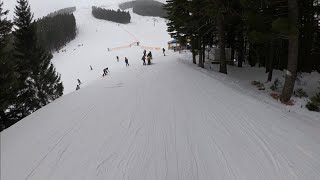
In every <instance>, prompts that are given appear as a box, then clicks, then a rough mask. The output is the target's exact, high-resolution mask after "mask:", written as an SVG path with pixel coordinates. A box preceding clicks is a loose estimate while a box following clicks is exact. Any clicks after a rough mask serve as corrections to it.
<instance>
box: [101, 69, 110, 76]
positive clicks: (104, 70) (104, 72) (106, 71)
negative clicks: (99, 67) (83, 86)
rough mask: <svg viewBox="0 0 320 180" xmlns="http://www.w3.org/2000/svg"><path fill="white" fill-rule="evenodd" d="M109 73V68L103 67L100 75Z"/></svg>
mask: <svg viewBox="0 0 320 180" xmlns="http://www.w3.org/2000/svg"><path fill="white" fill-rule="evenodd" d="M108 73H109V68H105V69H103V74H102V77H104V76H106V75H107V74H108Z"/></svg>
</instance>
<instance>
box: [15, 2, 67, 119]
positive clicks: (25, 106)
mask: <svg viewBox="0 0 320 180" xmlns="http://www.w3.org/2000/svg"><path fill="white" fill-rule="evenodd" d="M32 18H33V15H32V13H31V11H30V6H29V4H28V1H27V0H18V5H17V6H16V8H15V18H14V24H15V32H14V50H15V58H16V59H17V66H18V69H19V72H20V76H19V82H20V86H19V92H18V93H17V101H16V102H15V104H14V107H15V109H14V111H15V115H16V116H17V117H16V119H21V118H24V117H25V116H27V115H29V114H30V113H32V112H34V111H36V110H37V109H39V108H41V107H42V106H44V105H46V104H48V103H50V102H51V101H53V100H55V99H56V98H58V97H59V96H61V95H62V91H63V86H62V83H61V82H60V76H59V75H58V74H57V73H56V72H55V69H54V67H53V65H52V64H51V62H50V60H51V58H52V55H51V54H50V53H49V52H47V51H45V50H44V49H43V48H41V47H40V46H39V45H38V43H37V38H36V26H35V23H34V22H33V20H32Z"/></svg>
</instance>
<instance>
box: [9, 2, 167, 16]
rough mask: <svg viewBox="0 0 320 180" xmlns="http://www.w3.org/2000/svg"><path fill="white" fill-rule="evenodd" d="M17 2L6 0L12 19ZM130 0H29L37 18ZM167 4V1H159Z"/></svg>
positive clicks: (113, 4) (115, 4) (114, 4)
mask: <svg viewBox="0 0 320 180" xmlns="http://www.w3.org/2000/svg"><path fill="white" fill-rule="evenodd" d="M16 1H17V0H5V1H4V8H5V9H8V10H10V15H9V16H10V17H13V14H14V7H15V5H16ZM127 1H129V0H107V1H106V0H29V3H30V6H31V11H32V12H33V13H34V16H35V18H40V17H42V16H46V15H47V14H49V13H51V12H54V11H57V10H59V9H63V8H66V7H73V6H76V7H77V8H90V7H92V6H101V7H109V6H114V7H116V6H117V5H118V4H119V3H122V2H127ZM157 1H159V2H162V3H166V0H157Z"/></svg>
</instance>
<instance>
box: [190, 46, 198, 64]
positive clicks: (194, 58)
mask: <svg viewBox="0 0 320 180" xmlns="http://www.w3.org/2000/svg"><path fill="white" fill-rule="evenodd" d="M191 48H192V50H191V52H192V62H193V64H197V60H196V51H195V48H194V43H193V45H192V47H191Z"/></svg>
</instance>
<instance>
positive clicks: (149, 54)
mask: <svg viewBox="0 0 320 180" xmlns="http://www.w3.org/2000/svg"><path fill="white" fill-rule="evenodd" d="M148 56H150V57H151V59H152V53H151V51H149V53H148Z"/></svg>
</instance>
